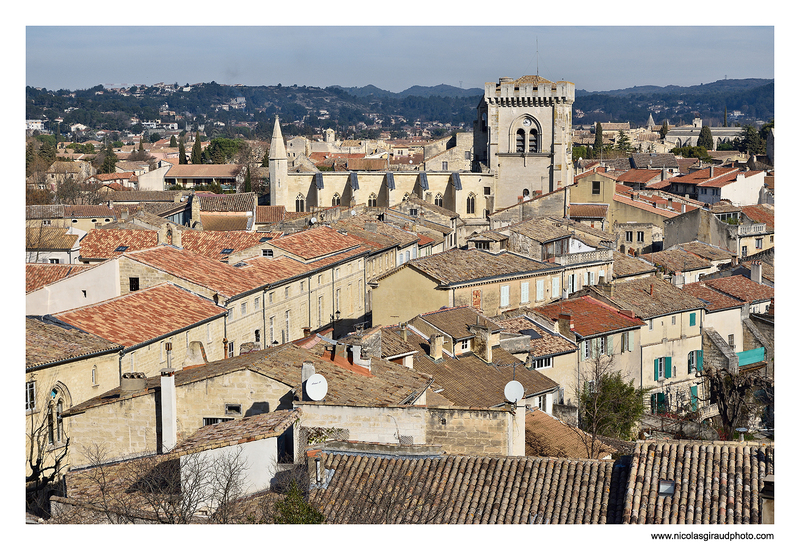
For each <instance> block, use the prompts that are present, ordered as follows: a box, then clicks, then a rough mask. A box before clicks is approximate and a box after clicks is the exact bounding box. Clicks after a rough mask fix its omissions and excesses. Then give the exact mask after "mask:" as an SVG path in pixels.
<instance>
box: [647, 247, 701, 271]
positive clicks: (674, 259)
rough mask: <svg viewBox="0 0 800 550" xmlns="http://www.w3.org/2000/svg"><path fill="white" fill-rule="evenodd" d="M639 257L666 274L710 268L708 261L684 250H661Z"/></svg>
mask: <svg viewBox="0 0 800 550" xmlns="http://www.w3.org/2000/svg"><path fill="white" fill-rule="evenodd" d="M640 257H641V258H643V259H645V260H647V261H648V262H650V263H651V264H653V265H655V266H657V267H660V268H662V269H663V270H664V271H666V272H667V273H677V272H679V271H680V272H684V271H694V270H696V269H708V268H710V267H711V262H710V261H708V260H706V259H705V258H700V257H698V256H696V255H694V254H691V253H689V252H686V251H684V250H661V251H659V252H651V253H649V254H642V255H641V256H640Z"/></svg>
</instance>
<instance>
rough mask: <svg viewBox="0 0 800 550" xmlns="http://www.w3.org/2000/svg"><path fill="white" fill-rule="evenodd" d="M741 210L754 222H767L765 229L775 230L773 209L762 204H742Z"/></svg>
mask: <svg viewBox="0 0 800 550" xmlns="http://www.w3.org/2000/svg"><path fill="white" fill-rule="evenodd" d="M742 212H744V214H745V215H746V216H747V217H748V218H750V219H751V220H753V221H754V222H756V223H765V224H767V229H768V230H770V231H775V209H774V208H770V207H769V206H766V205H764V204H754V205H750V206H742Z"/></svg>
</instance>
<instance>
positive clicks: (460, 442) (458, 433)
mask: <svg viewBox="0 0 800 550" xmlns="http://www.w3.org/2000/svg"><path fill="white" fill-rule="evenodd" d="M299 408H300V409H302V411H303V414H302V416H301V417H300V418H301V420H300V422H301V426H303V427H305V428H307V429H308V428H339V429H344V430H347V431H348V435H347V437H348V439H349V440H350V441H359V442H365V443H395V444H397V443H400V438H403V441H404V442H409V441H410V442H413V444H415V445H425V444H427V445H440V446H441V450H442V451H443V452H445V453H448V454H471V455H476V454H477V455H507V454H508V449H509V424H510V422H511V421H512V418H511V416H512V415H511V413H510V412H508V411H505V410H501V409H455V408H454V409H445V408H425V407H415V406H408V407H345V406H331V405H318V404H305V403H304V404H302V405H299ZM299 432H300V430H296V431H295V434H299ZM296 437H297V435H296ZM407 438H411V440H409V439H407ZM295 443H296V445H295V449H296V450H299V449H300V446H302V442H299V441H297V440H296V441H295ZM295 456H296V457H297V456H301V453H300V452H296V453H295Z"/></svg>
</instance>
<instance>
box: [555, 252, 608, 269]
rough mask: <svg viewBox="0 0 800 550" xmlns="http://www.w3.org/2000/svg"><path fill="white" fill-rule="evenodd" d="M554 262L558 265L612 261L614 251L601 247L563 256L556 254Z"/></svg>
mask: <svg viewBox="0 0 800 550" xmlns="http://www.w3.org/2000/svg"><path fill="white" fill-rule="evenodd" d="M554 259H555V262H556V263H557V264H559V265H579V264H589V263H594V262H612V261H614V251H613V250H611V249H610V248H601V249H598V250H592V251H589V252H575V253H573V254H564V255H563V256H556V257H555V258H554Z"/></svg>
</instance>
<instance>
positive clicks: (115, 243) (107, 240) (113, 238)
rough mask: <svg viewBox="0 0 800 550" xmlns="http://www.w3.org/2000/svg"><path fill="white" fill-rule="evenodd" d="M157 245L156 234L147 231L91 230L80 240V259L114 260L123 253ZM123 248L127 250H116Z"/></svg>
mask: <svg viewBox="0 0 800 550" xmlns="http://www.w3.org/2000/svg"><path fill="white" fill-rule="evenodd" d="M157 243H158V234H157V232H156V231H151V230H147V229H92V230H91V231H89V232H88V233H87V234H86V236H84V237H83V239H82V240H81V258H84V259H87V258H93V259H108V258H116V257H117V256H119V255H121V254H122V253H123V252H133V251H134V250H142V249H145V248H152V247H154V246H156V244H157ZM123 246H124V247H127V248H126V249H125V250H117V249H118V248H120V247H123Z"/></svg>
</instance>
